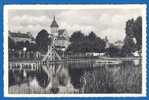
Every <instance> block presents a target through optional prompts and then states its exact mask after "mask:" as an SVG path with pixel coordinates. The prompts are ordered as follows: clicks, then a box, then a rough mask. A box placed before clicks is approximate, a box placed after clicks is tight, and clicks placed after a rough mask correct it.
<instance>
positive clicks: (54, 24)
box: [51, 16, 59, 28]
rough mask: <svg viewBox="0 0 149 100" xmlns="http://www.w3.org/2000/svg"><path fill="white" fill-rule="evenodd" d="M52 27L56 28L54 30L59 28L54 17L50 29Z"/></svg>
mask: <svg viewBox="0 0 149 100" xmlns="http://www.w3.org/2000/svg"><path fill="white" fill-rule="evenodd" d="M52 27H56V28H58V27H59V26H58V24H57V22H56V19H55V16H54V17H53V21H52V24H51V28H52Z"/></svg>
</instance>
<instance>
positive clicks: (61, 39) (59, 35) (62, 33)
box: [50, 16, 70, 50]
mask: <svg viewBox="0 0 149 100" xmlns="http://www.w3.org/2000/svg"><path fill="white" fill-rule="evenodd" d="M50 28H51V35H53V36H56V41H55V46H56V48H57V49H59V50H65V49H66V48H67V47H68V45H69V44H70V42H69V36H68V33H67V30H66V29H59V25H58V23H57V21H56V18H55V16H54V18H53V21H52V23H51V25H50Z"/></svg>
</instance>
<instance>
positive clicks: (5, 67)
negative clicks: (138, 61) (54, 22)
mask: <svg viewBox="0 0 149 100" xmlns="http://www.w3.org/2000/svg"><path fill="white" fill-rule="evenodd" d="M123 7H124V8H125V7H127V8H128V9H129V8H131V9H135V8H140V9H142V17H143V19H142V22H143V23H142V27H143V28H142V58H143V60H142V93H141V94H131V93H130V94H127V93H114V94H113V93H111V94H9V93H8V45H7V44H8V11H9V10H10V9H20V10H21V9H28V10H33V9H34V10H39V9H40V10H45V9H49V10H50V9H99V8H100V9H102V8H107V9H111V8H113V9H118V8H123ZM146 8H147V6H146V5H145V4H111V5H110V4H106V5H105V4H96V5H91V4H83V5H81V4H80V5H71V4H61V5H52V4H51V5H50V4H49V5H35V4H34V5H5V6H4V16H3V18H4V20H3V25H4V32H3V35H4V37H3V38H4V43H3V46H4V48H3V50H4V51H3V52H4V65H3V72H4V73H3V80H4V88H3V90H4V96H5V97H144V96H146V91H147V89H146V85H147V76H146V75H147V70H146V65H147V63H146V60H147V59H146V52H147V49H146V46H147V45H146V44H147V43H146V42H147V41H146V36H147V32H146V29H147V23H146Z"/></svg>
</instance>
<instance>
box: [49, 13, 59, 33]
mask: <svg viewBox="0 0 149 100" xmlns="http://www.w3.org/2000/svg"><path fill="white" fill-rule="evenodd" d="M50 27H51V33H52V34H53V35H57V34H58V27H59V26H58V24H57V22H56V20H55V16H54V18H53V21H52V24H51V25H50Z"/></svg>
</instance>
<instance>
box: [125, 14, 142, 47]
mask: <svg viewBox="0 0 149 100" xmlns="http://www.w3.org/2000/svg"><path fill="white" fill-rule="evenodd" d="M128 38H131V39H133V38H135V39H136V44H134V45H136V50H140V49H141V47H142V17H141V16H139V17H138V18H137V19H136V20H134V19H130V20H128V21H127V22H126V38H125V41H127V39H128ZM129 40H130V39H129ZM131 42H132V40H131ZM126 44H127V43H126ZM128 44H129V43H128ZM130 44H133V43H130ZM133 47H135V46H133Z"/></svg>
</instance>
